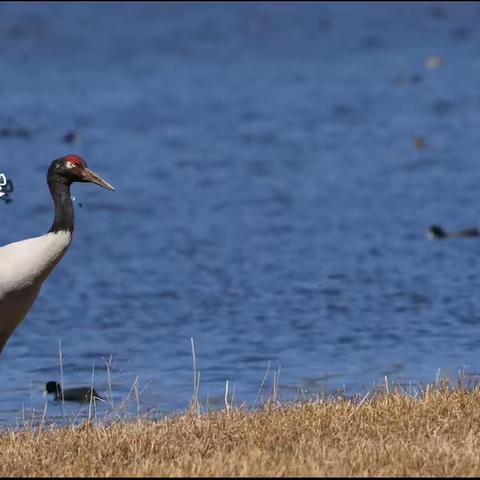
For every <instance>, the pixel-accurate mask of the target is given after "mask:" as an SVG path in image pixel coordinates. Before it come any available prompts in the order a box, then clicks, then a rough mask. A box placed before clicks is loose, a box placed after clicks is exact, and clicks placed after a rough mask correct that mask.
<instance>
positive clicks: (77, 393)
mask: <svg viewBox="0 0 480 480" xmlns="http://www.w3.org/2000/svg"><path fill="white" fill-rule="evenodd" d="M45 392H46V393H53V396H54V398H55V400H59V401H62V400H64V401H66V402H90V401H91V400H92V401H94V400H105V399H104V398H103V397H101V396H100V395H99V394H98V393H97V392H96V390H95V389H94V388H90V387H77V388H67V389H65V390H62V386H61V385H60V384H59V383H58V382H53V381H51V382H47V383H46V384H45Z"/></svg>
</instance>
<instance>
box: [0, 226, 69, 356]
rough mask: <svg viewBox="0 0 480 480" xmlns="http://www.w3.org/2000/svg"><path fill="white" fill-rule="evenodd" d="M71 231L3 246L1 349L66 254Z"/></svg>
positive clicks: (0, 261)
mask: <svg viewBox="0 0 480 480" xmlns="http://www.w3.org/2000/svg"><path fill="white" fill-rule="evenodd" d="M71 239H72V234H71V232H56V233H47V234H46V235H41V236H39V237H35V238H29V239H26V240H21V241H19V242H14V243H10V244H8V245H5V246H4V247H1V248H0V351H1V350H2V347H3V344H4V343H5V341H6V340H7V338H8V337H9V336H10V335H11V333H12V332H13V331H14V330H15V328H16V326H17V325H18V324H19V323H20V322H21V321H22V320H23V318H24V317H25V315H26V314H27V313H28V311H29V310H30V307H31V306H32V304H33V302H34V301H35V299H36V298H37V295H38V293H39V291H40V288H41V286H42V283H43V282H44V281H45V279H46V278H47V276H48V275H49V273H50V272H51V271H52V270H53V269H54V268H55V265H56V264H57V263H58V262H59V261H60V260H61V258H62V257H63V255H64V254H65V252H66V250H67V248H68V246H69V245H70V242H71Z"/></svg>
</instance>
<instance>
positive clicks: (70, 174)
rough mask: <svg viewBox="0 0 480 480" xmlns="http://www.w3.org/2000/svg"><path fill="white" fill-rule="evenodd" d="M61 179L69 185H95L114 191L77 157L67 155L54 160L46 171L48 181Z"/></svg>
mask: <svg viewBox="0 0 480 480" xmlns="http://www.w3.org/2000/svg"><path fill="white" fill-rule="evenodd" d="M52 177H57V178H61V179H62V180H65V181H67V183H68V184H69V185H70V184H72V183H73V182H90V183H96V184H97V185H100V186H101V187H103V188H106V189H107V190H115V189H114V188H113V187H112V185H110V184H109V183H108V182H106V181H105V180H103V179H102V178H100V177H99V176H98V175H97V174H96V173H94V172H92V171H91V170H90V169H89V168H88V167H87V162H86V161H85V160H84V159H83V158H82V157H79V156H78V155H67V156H65V157H62V158H58V159H57V160H54V161H53V162H52V164H51V165H50V168H49V169H48V179H50V178H52Z"/></svg>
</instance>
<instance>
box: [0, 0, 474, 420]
mask: <svg viewBox="0 0 480 480" xmlns="http://www.w3.org/2000/svg"><path fill="white" fill-rule="evenodd" d="M479 20H480V6H479V5H478V4H476V3H462V4H454V3H452V4H435V3H412V4H404V5H402V4H401V3H396V4H394V3H391V4H387V3H385V4H376V3H375V4H360V3H358V4H353V3H345V4H341V3H338V4H328V3H307V4H302V3H297V2H294V3H290V4H288V3H278V4H274V3H270V4H266V3H265V4H261V3H259V4H253V3H245V4H241V3H231V4H221V3H211V4H207V5H200V4H193V3H190V4H182V3H180V2H178V3H175V4H168V3H145V4H142V3H138V2H135V3H115V4H107V3H105V4H89V3H69V4H62V3H52V4H38V3H33V2H32V3H18V4H15V3H2V4H0V71H1V77H0V105H1V109H0V127H1V128H5V129H7V130H6V131H8V128H22V129H26V130H27V131H28V132H29V134H30V135H27V136H25V135H17V134H11V135H9V134H7V133H5V134H4V135H2V136H0V152H1V156H0V171H3V172H5V173H6V174H7V176H9V177H10V178H12V179H13V181H14V184H15V192H14V195H13V199H14V202H13V203H11V204H9V205H4V204H0V210H1V221H2V227H1V229H0V244H2V245H3V244H6V243H8V242H11V241H15V240H18V239H21V238H26V237H31V236H36V235H38V234H41V233H43V232H45V231H47V230H48V228H49V227H50V224H51V221H52V214H53V210H52V204H51V199H50V196H49V192H48V189H47V186H46V181H45V176H46V170H47V167H48V165H49V163H50V161H51V160H52V159H53V158H57V157H59V156H61V155H64V154H67V153H77V154H80V155H83V156H84V157H85V158H86V159H87V161H88V162H89V164H90V166H91V167H92V169H94V170H95V171H97V172H98V173H99V174H100V175H102V176H104V177H105V179H106V180H108V181H109V182H111V183H112V184H114V185H115V187H116V188H117V191H116V192H115V193H111V192H107V191H105V190H102V189H100V188H98V187H95V186H91V185H76V186H75V187H74V189H73V193H74V195H76V198H77V200H78V201H80V202H81V203H82V204H83V207H82V208H79V207H77V208H76V237H75V239H74V243H73V244H72V246H71V248H70V251H69V252H68V254H67V256H66V257H65V258H64V259H63V261H62V263H61V264H60V265H59V267H58V268H57V270H56V271H55V272H54V273H53V274H52V276H51V277H50V279H49V280H48V281H47V283H46V284H45V286H44V289H43V291H42V294H41V296H40V297H39V299H38V301H37V302H36V304H35V306H34V308H33V310H32V311H31V313H30V315H29V316H28V317H27V318H26V319H25V320H24V322H23V323H22V324H21V326H20V327H19V329H18V330H17V332H16V333H15V335H14V336H13V337H12V338H11V340H10V342H9V343H8V344H7V347H6V349H5V351H4V353H3V357H2V358H1V361H0V378H1V382H2V393H1V395H0V421H1V422H2V423H4V424H11V423H14V422H15V418H16V417H19V416H21V415H22V413H21V412H22V409H26V411H27V412H28V411H30V410H31V409H32V408H34V409H40V410H41V409H42V408H43V405H44V399H43V397H42V395H41V392H42V389H43V386H44V384H45V382H46V381H47V380H51V379H55V378H59V375H60V373H59V358H58V353H59V352H58V350H59V341H61V342H62V353H63V373H64V376H65V384H66V386H67V387H68V386H76V385H82V384H87V385H88V384H89V383H90V381H91V375H92V366H93V365H95V386H96V387H97V388H98V390H99V391H103V392H105V391H106V390H107V383H108V380H107V374H106V369H105V362H104V360H105V359H108V358H109V357H110V355H111V356H112V363H113V365H112V380H113V394H114V397H115V399H116V400H117V401H121V400H122V399H123V398H125V396H126V395H127V394H128V391H129V389H130V387H131V386H132V384H133V382H134V380H135V378H136V377H137V376H138V377H139V381H140V388H143V387H147V388H145V390H144V392H143V395H142V401H143V405H144V406H145V408H156V409H159V410H160V411H165V412H171V411H175V410H182V409H184V408H186V407H187V406H188V403H189V401H190V399H191V396H192V390H193V387H192V383H193V381H192V377H193V373H192V357H191V345H190V338H192V337H193V339H194V341H195V349H196V356H197V366H198V369H199V370H200V374H201V379H200V401H201V402H202V403H203V404H204V405H206V404H208V405H212V406H214V405H216V404H218V403H219V402H220V403H222V402H223V396H224V391H225V382H226V381H227V380H228V381H229V385H230V391H231V390H232V389H233V388H235V402H236V403H239V402H243V401H245V402H249V403H250V404H251V403H252V402H254V400H255V398H256V395H257V392H258V390H259V388H260V386H261V383H262V379H263V377H264V376H265V374H266V372H267V367H268V365H270V370H269V373H268V376H267V378H266V380H265V385H264V387H263V389H262V391H261V394H263V395H265V396H268V395H269V394H270V393H271V389H272V382H273V373H274V372H278V371H279V369H280V377H279V378H280V380H279V384H280V386H279V388H280V397H281V398H293V397H295V396H298V395H301V394H305V393H306V394H309V393H318V392H322V391H323V390H324V389H335V388H342V387H345V388H346V389H347V391H348V392H352V393H355V392H358V391H360V390H362V389H363V388H369V386H371V385H372V384H374V383H380V382H383V378H384V375H388V377H389V379H391V380H392V381H397V382H403V383H406V384H408V383H409V382H412V383H413V384H416V383H418V382H424V381H426V382H431V381H433V380H434V379H435V375H436V373H437V369H440V371H441V372H442V374H448V373H450V374H451V375H452V376H455V375H456V373H457V370H458V369H463V368H465V369H466V370H467V371H468V372H470V373H475V372H476V370H477V369H478V366H479V364H478V360H479V352H480V295H479V289H480V241H479V240H475V239H473V240H457V241H445V242H432V241H428V240H427V239H426V238H425V231H426V229H427V227H428V226H429V225H430V224H431V223H440V224H442V225H444V226H445V227H446V228H447V229H455V228H462V227H466V226H470V225H476V224H477V225H478V223H480V222H479V221H478V220H479V218H478V205H479V204H480V189H479V184H480V162H479V140H478V139H479V125H480V42H479V40H480V31H479V25H480V23H479ZM429 56H440V57H441V58H442V59H443V64H442V65H440V67H439V68H427V66H426V64H425V61H426V58H427V57H429ZM72 130H73V131H76V132H78V141H77V143H74V144H67V143H65V142H64V141H63V137H64V135H65V134H66V133H67V132H69V131H72ZM415 138H423V139H425V143H426V148H424V149H418V148H416V146H415ZM0 268H1V266H0ZM48 408H49V410H48V412H49V413H50V414H52V415H55V414H57V413H58V412H59V408H58V406H56V405H49V407H48Z"/></svg>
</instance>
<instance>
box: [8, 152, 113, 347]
mask: <svg viewBox="0 0 480 480" xmlns="http://www.w3.org/2000/svg"><path fill="white" fill-rule="evenodd" d="M73 182H90V183H96V184H97V185H100V186H101V187H104V188H106V189H108V190H115V189H114V188H113V187H112V186H111V185H110V184H109V183H107V182H106V181H105V180H103V179H102V178H100V177H99V176H98V175H97V174H96V173H94V172H92V171H91V170H90V169H89V168H88V167H87V163H86V162H85V160H84V159H83V158H81V157H79V156H78V155H67V156H65V157H62V158H59V159H56V160H54V161H53V162H52V163H51V165H50V168H49V169H48V174H47V183H48V186H49V188H50V193H51V194H52V198H53V203H54V205H55V217H54V220H53V224H52V227H51V228H50V230H49V231H48V232H47V233H46V234H44V235H40V236H38V237H34V238H27V239H25V240H20V241H19V242H14V243H9V244H8V245H5V246H3V247H1V248H0V353H1V352H2V350H3V347H4V346H5V343H6V341H7V340H8V339H9V337H10V336H11V335H12V333H13V332H14V331H15V329H16V328H17V327H18V325H19V324H20V322H21V321H22V320H23V319H24V318H25V316H26V315H27V313H28V311H29V310H30V308H31V306H32V305H33V302H34V301H35V299H36V298H37V296H38V294H39V292H40V288H41V286H42V284H43V282H44V281H45V280H46V278H47V277H48V275H49V274H50V273H51V272H52V270H53V269H54V268H55V267H56V265H57V264H58V262H59V261H60V260H61V259H62V257H63V256H64V255H65V252H66V251H67V249H68V247H69V246H70V242H71V241H72V234H73V226H74V211H73V203H72V197H71V195H70V186H71V185H72V183H73Z"/></svg>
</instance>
